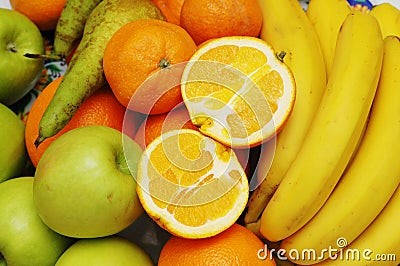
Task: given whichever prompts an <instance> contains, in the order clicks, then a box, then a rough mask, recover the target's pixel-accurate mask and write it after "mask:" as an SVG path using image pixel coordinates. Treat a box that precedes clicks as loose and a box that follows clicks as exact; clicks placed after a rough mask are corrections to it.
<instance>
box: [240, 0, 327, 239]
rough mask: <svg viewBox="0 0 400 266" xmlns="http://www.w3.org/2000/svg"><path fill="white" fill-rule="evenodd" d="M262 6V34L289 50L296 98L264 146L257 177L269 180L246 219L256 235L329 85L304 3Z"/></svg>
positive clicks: (264, 2) (288, 0) (272, 1)
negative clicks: (267, 207)
mask: <svg viewBox="0 0 400 266" xmlns="http://www.w3.org/2000/svg"><path fill="white" fill-rule="evenodd" d="M259 4H260V7H261V9H262V14H263V21H264V23H263V26H262V30H261V36H260V37H261V38H262V39H264V40H265V41H267V42H268V43H270V44H271V45H272V47H273V48H274V49H275V51H278V52H280V51H284V52H285V53H286V55H285V57H284V58H283V62H284V63H285V64H287V65H288V66H289V67H290V69H291V70H292V72H293V75H294V78H295V82H296V102H295V104H294V108H293V111H292V114H291V116H290V117H289V119H288V121H287V123H286V125H285V127H284V129H283V130H282V131H281V132H280V133H279V135H278V137H277V139H276V142H275V140H272V141H269V142H268V143H265V144H264V145H263V147H262V151H261V155H260V159H259V163H258V170H257V180H263V181H262V183H261V184H260V185H259V186H258V187H257V189H256V190H255V191H254V192H253V193H252V195H251V197H250V199H249V202H248V212H247V213H246V215H245V218H244V220H245V224H246V227H247V228H249V229H250V230H251V231H253V232H255V233H256V234H258V231H259V222H258V221H259V218H260V215H261V213H262V212H263V210H264V208H265V206H266V205H267V203H268V201H269V200H270V198H271V196H272V195H273V194H274V192H275V190H276V188H277V187H278V185H279V184H280V182H281V180H282V178H283V176H284V175H285V173H286V171H287V169H288V168H289V166H290V164H291V163H292V161H293V160H294V158H295V157H296V154H297V152H298V150H299V148H300V145H301V143H302V142H303V139H304V136H305V135H306V132H307V130H308V127H309V125H310V124H311V121H312V118H313V117H314V114H315V113H316V110H317V107H318V105H319V103H320V100H321V97H322V95H323V92H324V89H325V86H326V74H325V65H324V60H323V56H322V51H321V47H320V45H319V41H318V37H317V35H316V33H315V31H314V29H313V27H312V25H311V23H310V21H309V20H308V18H307V16H306V14H305V12H304V10H303V9H302V7H301V5H300V3H299V1H298V0H281V1H276V0H259ZM275 144H276V147H275ZM272 159H273V160H272ZM271 161H272V164H271Z"/></svg>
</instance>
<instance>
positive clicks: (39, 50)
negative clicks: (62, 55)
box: [0, 8, 45, 105]
mask: <svg viewBox="0 0 400 266" xmlns="http://www.w3.org/2000/svg"><path fill="white" fill-rule="evenodd" d="M0 46H1V49H0V58H1V60H0V102H1V103H4V104H5V105H11V104H13V103H15V102H17V101H18V100H19V99H21V98H22V97H23V96H24V95H26V94H27V93H28V92H29V91H30V90H31V89H32V88H33V86H34V85H35V84H36V82H37V80H38V79H39V77H40V74H41V72H42V70H43V68H44V61H43V59H32V58H27V57H25V56H24V55H25V54H27V53H28V54H44V52H45V46H44V40H43V37H42V34H41V32H40V31H39V29H38V27H37V26H36V25H35V24H34V23H33V22H32V21H31V20H29V19H28V18H27V17H26V16H25V15H23V14H21V13H19V12H18V11H15V10H9V9H5V8H0Z"/></svg>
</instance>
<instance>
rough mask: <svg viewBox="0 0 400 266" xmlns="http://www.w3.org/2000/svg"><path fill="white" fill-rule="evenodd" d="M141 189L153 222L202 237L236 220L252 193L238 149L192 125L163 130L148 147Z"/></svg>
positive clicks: (140, 174) (177, 232) (183, 234)
mask: <svg viewBox="0 0 400 266" xmlns="http://www.w3.org/2000/svg"><path fill="white" fill-rule="evenodd" d="M137 182H138V186H137V193H138V196H139V199H140V201H141V203H142V205H143V207H144V209H145V210H146V212H147V213H148V214H149V216H150V217H152V218H153V220H154V221H155V222H157V223H158V224H159V225H160V226H161V227H163V228H165V229H166V230H167V231H169V232H170V233H172V234H174V235H178V236H181V237H186V238H202V237H208V236H212V235H215V234H217V233H219V232H221V231H223V230H225V229H226V228H228V227H229V226H230V225H232V224H233V223H234V222H235V221H236V220H237V219H238V218H239V216H240V214H241V213H242V212H243V210H244V208H245V206H246V204H247V199H248V196H249V187H248V181H247V177H246V175H245V173H244V170H243V169H242V167H241V165H240V163H239V161H238V160H237V158H236V155H235V153H234V151H233V150H232V149H230V148H228V147H226V146H224V145H222V144H220V143H218V142H216V141H214V140H213V139H211V138H209V137H207V136H204V135H202V134H201V133H199V132H198V131H195V130H191V129H181V130H172V131H168V132H166V133H164V134H163V135H161V136H160V137H158V138H157V139H155V140H154V141H153V142H151V143H150V144H149V145H148V146H147V148H146V149H145V151H144V153H143V155H142V157H141V160H140V162H139V166H138V176H137Z"/></svg>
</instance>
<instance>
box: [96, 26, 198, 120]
mask: <svg viewBox="0 0 400 266" xmlns="http://www.w3.org/2000/svg"><path fill="white" fill-rule="evenodd" d="M196 48H197V47H196V44H195V43H194V41H193V40H192V38H191V37H190V35H189V34H188V33H187V32H186V31H185V30H184V29H183V28H181V27H179V26H177V25H175V24H172V23H170V22H166V21H162V20H154V19H145V20H136V21H133V22H130V23H128V24H126V25H125V26H123V27H122V28H120V29H119V30H118V31H117V32H116V33H115V34H114V35H113V36H112V38H111V39H110V41H109V42H108V44H107V46H106V49H105V51H104V58H103V67H104V73H105V76H106V79H107V81H108V83H109V84H110V87H111V89H112V91H113V92H114V94H115V96H116V98H117V99H118V100H119V101H120V102H121V103H122V104H123V105H124V106H126V107H127V108H128V109H131V110H133V111H136V112H140V113H144V114H161V113H166V112H168V111H170V110H171V109H172V108H173V107H175V106H176V105H177V104H179V103H181V102H182V95H181V93H180V78H181V76H182V72H183V67H182V64H179V63H182V62H186V61H187V60H188V59H189V58H190V57H191V56H192V55H193V53H194V52H195V51H196Z"/></svg>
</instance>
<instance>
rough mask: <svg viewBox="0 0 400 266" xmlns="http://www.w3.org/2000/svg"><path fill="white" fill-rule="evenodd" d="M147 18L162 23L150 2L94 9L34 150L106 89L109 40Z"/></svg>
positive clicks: (111, 0)
mask: <svg viewBox="0 0 400 266" xmlns="http://www.w3.org/2000/svg"><path fill="white" fill-rule="evenodd" d="M149 18H151V19H163V20H165V17H164V16H163V15H162V13H161V11H160V10H159V9H158V8H157V7H156V5H155V4H154V3H153V2H152V1H150V0H103V1H102V2H100V3H99V4H98V5H97V6H96V7H95V8H94V9H93V11H92V12H91V13H90V15H89V17H88V19H87V21H86V23H85V27H84V32H83V36H82V39H81V41H80V43H79V46H78V47H77V49H76V51H75V53H74V55H73V57H72V58H71V61H70V64H69V66H68V68H67V70H66V72H65V74H64V78H63V80H62V82H61V84H60V85H59V87H58V89H57V91H56V93H55V95H54V97H53V98H52V100H51V102H50V104H49V106H48V107H47V108H46V110H45V112H44V114H43V117H42V119H41V121H40V123H39V136H38V138H37V140H36V141H35V145H36V146H38V145H39V144H40V143H41V142H42V141H43V140H45V139H46V138H49V137H51V136H54V135H55V134H57V133H58V132H59V131H60V130H61V129H62V128H64V126H65V125H66V124H67V123H68V122H69V121H70V120H71V118H72V116H73V115H74V114H75V112H76V111H77V109H78V108H79V107H80V105H81V104H82V102H83V101H84V100H85V99H86V98H87V97H89V96H90V95H91V94H92V93H93V92H95V91H96V90H97V89H98V88H100V87H102V86H105V85H106V80H105V77H104V73H103V64H102V62H103V54H104V49H105V47H106V45H107V43H108V40H109V39H110V38H111V36H112V35H113V34H114V33H115V32H116V31H117V30H118V29H120V28H121V27H122V26H123V25H125V24H127V23H129V22H131V21H133V20H137V19H149Z"/></svg>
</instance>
